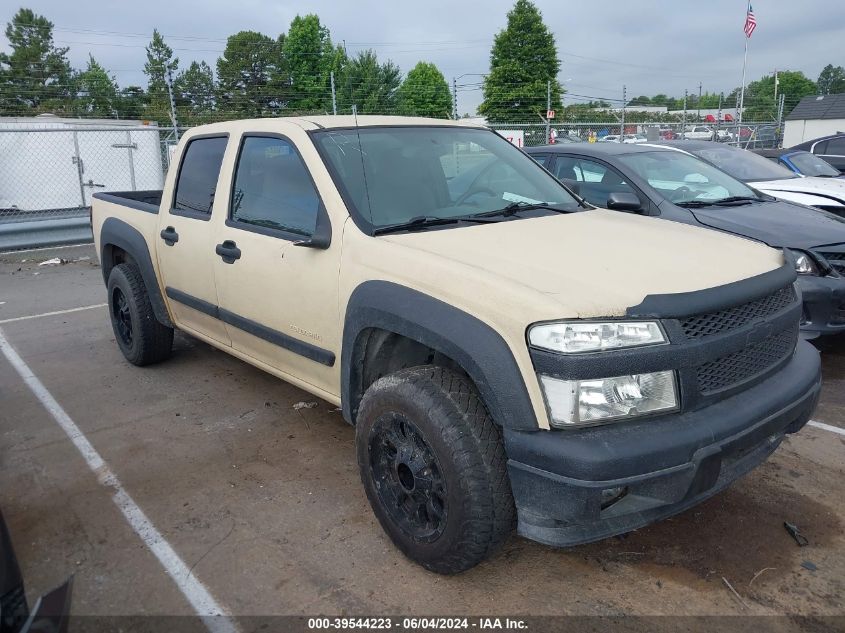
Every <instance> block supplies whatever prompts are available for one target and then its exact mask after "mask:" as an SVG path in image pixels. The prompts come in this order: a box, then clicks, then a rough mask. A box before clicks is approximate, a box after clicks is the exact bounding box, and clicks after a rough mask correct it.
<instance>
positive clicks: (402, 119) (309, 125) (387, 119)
mask: <svg viewBox="0 0 845 633" xmlns="http://www.w3.org/2000/svg"><path fill="white" fill-rule="evenodd" d="M280 123H282V124H293V125H297V126H299V127H301V128H303V129H305V130H318V129H323V128H325V129H340V128H354V127H356V126H357V127H362V128H363V127H376V126H390V125H395V126H399V125H401V126H409V125H418V126H431V125H437V126H444V125H446V126H455V127H473V128H483V127H484V126H482V125H479V124H478V123H473V122H470V121H463V120H461V119H458V120H457V121H453V120H450V119H430V118H425V117H409V116H381V115H370V114H362V115H360V116H358V117H354V116H352V115H351V114H343V115H316V116H302V117H268V118H261V119H238V120H235V121H223V122H220V123H210V124H208V125H201V126H198V127H195V128H193V130H195V131H196V130H204V131H208V132H213V131H227V130H232V129H239V128H259V129H268V128H271V127H273V125H274V124H280Z"/></svg>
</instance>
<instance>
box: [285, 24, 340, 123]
mask: <svg viewBox="0 0 845 633" xmlns="http://www.w3.org/2000/svg"><path fill="white" fill-rule="evenodd" d="M342 50H343V49H340V51H341V52H342ZM282 54H283V56H284V59H285V63H286V64H287V70H288V73H289V77H290V88H291V96H290V100H289V101H288V103H287V107H288V109H289V110H294V111H297V112H308V111H311V112H313V111H315V110H322V111H326V110H330V109H331V78H330V73H331V72H332V71H333V70H339V68H335V66H336V65H339V62H340V60H339V59H338V58H337V55H338V50H337V49H335V47H334V46H332V40H331V37H330V35H329V29H328V28H326V27H325V26H323V25H322V24H320V18H319V17H317V16H316V15H314V14H309V15H306V16H304V17H302V16H299V15H297V16H296V17H295V18H294V19H293V21H292V22H291V24H290V29H289V30H288V33H287V36H286V37H285V39H284V44H283V46H282Z"/></svg>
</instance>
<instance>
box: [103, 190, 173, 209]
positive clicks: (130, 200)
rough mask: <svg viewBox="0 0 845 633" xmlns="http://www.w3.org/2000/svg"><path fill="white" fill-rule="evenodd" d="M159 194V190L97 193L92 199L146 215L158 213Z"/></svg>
mask: <svg viewBox="0 0 845 633" xmlns="http://www.w3.org/2000/svg"><path fill="white" fill-rule="evenodd" d="M161 192H162V190H161V189H148V190H146V191H109V192H97V193H95V194H94V198H96V199H98V200H105V201H106V202H111V203H112V204H119V205H122V206H124V207H130V208H132V209H138V210H139V211H146V212H147V213H158V208H159V205H161Z"/></svg>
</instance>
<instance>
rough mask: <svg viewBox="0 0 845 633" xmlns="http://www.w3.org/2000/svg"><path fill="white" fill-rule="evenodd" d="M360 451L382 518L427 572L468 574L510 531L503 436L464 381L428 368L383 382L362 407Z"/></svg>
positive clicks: (374, 504)
mask: <svg viewBox="0 0 845 633" xmlns="http://www.w3.org/2000/svg"><path fill="white" fill-rule="evenodd" d="M355 443H356V449H357V455H358V466H359V469H360V472H361V480H362V482H363V484H364V489H365V491H366V493H367V497H368V499H369V501H370V504H371V505H372V507H373V511H374V512H375V515H376V517H377V518H378V520H379V522H380V523H381V525H382V527H383V528H384V530H385V532H387V534H388V536H389V537H390V538H391V540H392V541H393V542H394V543H395V544H396V546H397V547H398V548H399V549H400V550H401V551H402V552H403V553H404V554H405V555H406V556H407V557H408V558H410V559H411V560H413V561H415V562H417V563H419V564H420V565H422V566H423V567H425V568H426V569H429V570H431V571H434V572H437V573H440V574H455V573H458V572H462V571H465V570H467V569H469V568H471V567H473V566H475V565H477V564H478V563H479V562H481V561H482V560H484V559H485V558H486V557H488V556H489V555H490V554H491V553H492V552H493V551H494V550H495V549H496V548H497V547H498V546H499V545H501V543H502V542H503V541H504V540H505V539H506V538H507V536H508V535H509V534H510V533H511V531H512V530H513V528H514V525H515V510H514V503H513V495H512V493H511V489H510V482H509V480H508V474H507V458H506V457H505V450H504V446H503V443H502V437H501V432H500V430H499V428H498V427H497V426H496V425H495V424H494V422H493V420H492V419H491V417H490V415H489V414H488V412H487V409H486V408H485V407H484V405H483V404H482V402H481V399H480V398H479V397H478V394H477V393H476V391H475V388H474V386H473V385H472V384H471V383H470V382H469V381H468V380H467V379H466V378H464V377H462V376H460V375H459V374H457V373H455V372H452V371H450V370H448V369H443V368H440V367H428V366H426V367H415V368H412V369H405V370H402V371H399V372H396V373H394V374H391V375H389V376H385V377H383V378H380V379H379V380H377V381H376V382H375V383H373V384H372V385H371V386H370V388H369V389H367V391H366V393H365V394H364V397H363V399H362V401H361V406H360V409H359V412H358V416H357V422H356V430H355Z"/></svg>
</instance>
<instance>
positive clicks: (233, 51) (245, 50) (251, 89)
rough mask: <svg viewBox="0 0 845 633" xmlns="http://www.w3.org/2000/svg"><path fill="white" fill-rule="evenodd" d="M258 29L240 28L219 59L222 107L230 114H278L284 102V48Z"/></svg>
mask: <svg viewBox="0 0 845 633" xmlns="http://www.w3.org/2000/svg"><path fill="white" fill-rule="evenodd" d="M282 46H284V38H281V37H280V38H279V39H278V40H274V39H273V38H271V37H268V36H266V35H264V34H262V33H257V32H255V31H240V32H239V33H236V34H235V35H230V36H229V39H228V40H226V49H225V50H224V51H223V56H222V57H220V58H219V59H218V60H217V92H218V98H219V101H220V108H219V109H220V110H221V111H225V113H226V114H228V115H230V116H241V117H260V116H269V115H272V114H275V113H277V112H278V111H279V109H280V108H281V107H282V106H283V105H284V98H285V97H284V94H283V91H282V85H281V83H282V76H283V72H282V59H281V47H282Z"/></svg>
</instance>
